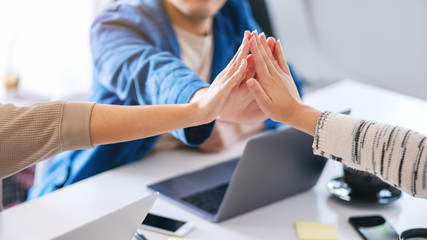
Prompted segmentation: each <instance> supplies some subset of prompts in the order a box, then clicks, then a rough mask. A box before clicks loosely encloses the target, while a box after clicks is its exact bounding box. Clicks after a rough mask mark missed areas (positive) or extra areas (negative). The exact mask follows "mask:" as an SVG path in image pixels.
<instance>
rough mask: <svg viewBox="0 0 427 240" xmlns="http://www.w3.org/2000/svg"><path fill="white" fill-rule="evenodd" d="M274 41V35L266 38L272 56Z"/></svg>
mask: <svg viewBox="0 0 427 240" xmlns="http://www.w3.org/2000/svg"><path fill="white" fill-rule="evenodd" d="M275 43H276V39H274V37H269V38H267V44H268V47H269V48H270V50H271V52H272V53H273V56H274V44H275Z"/></svg>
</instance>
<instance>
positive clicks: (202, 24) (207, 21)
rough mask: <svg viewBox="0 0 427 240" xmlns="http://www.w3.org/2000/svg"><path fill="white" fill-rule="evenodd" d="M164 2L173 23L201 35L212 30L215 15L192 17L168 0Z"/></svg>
mask: <svg viewBox="0 0 427 240" xmlns="http://www.w3.org/2000/svg"><path fill="white" fill-rule="evenodd" d="M163 2H164V5H165V8H166V12H167V14H168V16H169V18H170V20H171V22H172V24H173V25H175V26H177V27H179V28H181V29H183V30H185V31H187V32H190V33H193V34H196V35H199V36H206V35H208V34H209V32H210V31H211V28H212V21H213V17H207V18H192V17H189V16H187V15H184V14H183V13H182V12H181V11H179V10H178V9H176V8H175V6H173V5H172V4H170V3H169V2H168V1H163Z"/></svg>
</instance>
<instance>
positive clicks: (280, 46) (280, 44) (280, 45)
mask: <svg viewBox="0 0 427 240" xmlns="http://www.w3.org/2000/svg"><path fill="white" fill-rule="evenodd" d="M277 43H278V44H279V48H280V50H282V51H283V49H282V43H281V42H280V39H278V40H277Z"/></svg>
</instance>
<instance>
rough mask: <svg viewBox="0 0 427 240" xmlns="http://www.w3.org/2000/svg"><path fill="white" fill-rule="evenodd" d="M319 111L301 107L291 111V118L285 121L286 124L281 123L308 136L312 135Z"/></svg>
mask: <svg viewBox="0 0 427 240" xmlns="http://www.w3.org/2000/svg"><path fill="white" fill-rule="evenodd" d="M321 114H322V112H321V111H319V110H317V109H316V108H313V107H311V106H308V105H301V106H300V107H298V108H297V109H295V110H294V111H293V113H292V114H291V116H290V117H289V118H288V119H287V121H286V122H283V123H285V124H287V125H290V126H292V127H294V128H296V129H299V130H301V131H303V132H306V133H308V134H310V135H314V132H315V129H316V125H317V120H318V119H319V117H320V115H321Z"/></svg>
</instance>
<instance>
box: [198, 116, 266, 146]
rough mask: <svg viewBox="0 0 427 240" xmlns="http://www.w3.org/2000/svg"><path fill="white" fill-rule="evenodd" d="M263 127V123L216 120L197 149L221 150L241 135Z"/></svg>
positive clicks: (257, 130)
mask: <svg viewBox="0 0 427 240" xmlns="http://www.w3.org/2000/svg"><path fill="white" fill-rule="evenodd" d="M263 127H264V123H258V124H252V125H248V124H240V123H230V122H223V121H220V120H217V121H216V122H215V127H214V129H213V131H212V134H211V136H210V137H209V138H208V139H207V140H206V141H205V142H204V143H203V144H202V145H200V146H199V149H200V150H202V151H203V152H209V153H213V152H220V151H223V150H225V149H226V148H228V147H230V146H231V145H232V144H233V143H235V142H237V141H238V140H240V139H241V138H242V137H244V136H246V135H249V134H253V133H256V132H259V131H261V130H262V129H263Z"/></svg>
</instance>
